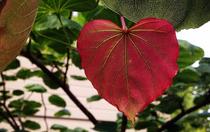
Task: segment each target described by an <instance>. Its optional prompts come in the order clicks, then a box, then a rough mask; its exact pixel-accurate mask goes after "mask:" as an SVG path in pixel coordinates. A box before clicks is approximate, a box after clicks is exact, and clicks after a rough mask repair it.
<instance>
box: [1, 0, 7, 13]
mask: <svg viewBox="0 0 210 132" xmlns="http://www.w3.org/2000/svg"><path fill="white" fill-rule="evenodd" d="M6 2H7V0H0V14H1V11H2V9H3V7H4V5H5V4H6Z"/></svg>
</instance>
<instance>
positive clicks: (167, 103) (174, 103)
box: [156, 95, 183, 114]
mask: <svg viewBox="0 0 210 132" xmlns="http://www.w3.org/2000/svg"><path fill="white" fill-rule="evenodd" d="M182 102H183V99H182V98H181V97H179V96H177V95H168V96H166V97H164V98H163V99H161V102H160V104H159V105H158V106H157V107H156V109H157V110H159V111H161V112H163V113H167V114H171V113H173V112H175V111H176V110H178V109H180V108H181V105H182Z"/></svg>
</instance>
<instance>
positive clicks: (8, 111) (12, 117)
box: [2, 104, 20, 130]
mask: <svg viewBox="0 0 210 132" xmlns="http://www.w3.org/2000/svg"><path fill="white" fill-rule="evenodd" d="M2 106H3V108H4V109H5V111H6V113H7V114H8V116H9V117H10V119H11V120H12V121H13V124H14V126H15V128H16V130H20V128H19V126H18V124H17V122H16V120H15V118H14V116H13V115H12V113H11V112H10V110H9V109H8V108H7V106H6V105H5V104H2Z"/></svg>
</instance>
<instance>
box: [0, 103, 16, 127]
mask: <svg viewBox="0 0 210 132" xmlns="http://www.w3.org/2000/svg"><path fill="white" fill-rule="evenodd" d="M1 105H2V104H1ZM0 115H1V116H2V117H3V118H4V119H5V120H6V121H7V122H8V123H9V124H10V126H11V127H12V128H13V129H14V130H16V129H17V128H16V126H15V125H14V124H13V122H12V121H11V120H10V118H8V116H7V113H5V112H2V111H0Z"/></svg>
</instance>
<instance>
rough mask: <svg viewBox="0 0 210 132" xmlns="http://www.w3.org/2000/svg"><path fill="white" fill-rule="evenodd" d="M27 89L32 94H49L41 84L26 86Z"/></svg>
mask: <svg viewBox="0 0 210 132" xmlns="http://www.w3.org/2000/svg"><path fill="white" fill-rule="evenodd" d="M25 88H26V89H27V90H28V91H30V92H36V93H45V92H47V90H46V88H45V87H43V86H42V85H40V84H29V85H26V86H25Z"/></svg>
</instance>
